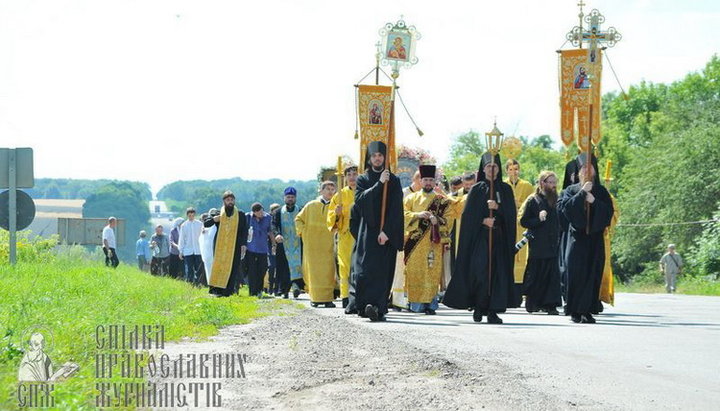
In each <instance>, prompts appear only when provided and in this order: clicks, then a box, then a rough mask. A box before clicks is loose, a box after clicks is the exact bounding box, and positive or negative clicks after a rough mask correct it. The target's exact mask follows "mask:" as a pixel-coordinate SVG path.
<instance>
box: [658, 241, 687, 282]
mask: <svg viewBox="0 0 720 411" xmlns="http://www.w3.org/2000/svg"><path fill="white" fill-rule="evenodd" d="M682 267H683V259H682V257H680V254H678V253H676V252H675V244H670V245H668V248H667V253H665V254H664V255H663V256H662V258H660V271H661V272H662V273H663V274H664V275H665V290H666V291H667V292H668V293H670V294H671V293H674V292H675V282H676V280H677V276H678V274H680V273H682Z"/></svg>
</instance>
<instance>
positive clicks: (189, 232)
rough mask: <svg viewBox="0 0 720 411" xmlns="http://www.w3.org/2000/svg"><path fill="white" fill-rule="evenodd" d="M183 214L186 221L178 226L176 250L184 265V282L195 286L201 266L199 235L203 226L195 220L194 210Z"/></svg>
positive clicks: (190, 209)
mask: <svg viewBox="0 0 720 411" xmlns="http://www.w3.org/2000/svg"><path fill="white" fill-rule="evenodd" d="M185 214H186V215H187V220H186V221H185V222H184V223H183V225H181V226H180V240H179V242H178V248H179V249H180V259H181V260H183V262H184V263H185V281H187V282H189V283H192V284H193V285H197V284H198V281H199V279H200V277H199V271H200V267H201V265H202V257H201V253H200V233H202V229H203V224H202V222H200V221H198V220H196V219H195V209H194V208H192V207H190V208H188V209H187V211H185Z"/></svg>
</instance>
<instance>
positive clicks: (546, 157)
mask: <svg viewBox="0 0 720 411" xmlns="http://www.w3.org/2000/svg"><path fill="white" fill-rule="evenodd" d="M520 140H522V141H523V150H522V152H521V153H520V155H519V156H518V158H517V160H518V162H519V163H520V177H521V178H524V179H526V180H528V181H530V182H531V183H532V184H535V182H536V181H537V176H538V174H540V171H542V170H555V171H556V172H558V171H561V170H564V167H565V157H564V154H563V152H561V151H559V150H555V149H553V147H552V139H551V138H550V136H548V135H542V136H539V137H537V138H534V139H529V138H527V137H520ZM484 151H485V146H484V145H483V144H481V142H480V135H479V134H478V133H477V132H476V131H469V132H467V133H465V134H461V135H459V136H457V137H455V141H454V142H453V144H452V146H451V147H450V159H449V160H448V162H447V163H445V164H444V165H443V170H445V173H446V174H447V175H448V176H449V177H452V176H459V175H463V174H465V173H466V172H475V171H477V169H478V166H479V165H480V157H481V156H482V153H483V152H484ZM504 160H505V159H503V161H504ZM559 178H562V174H560V175H559Z"/></svg>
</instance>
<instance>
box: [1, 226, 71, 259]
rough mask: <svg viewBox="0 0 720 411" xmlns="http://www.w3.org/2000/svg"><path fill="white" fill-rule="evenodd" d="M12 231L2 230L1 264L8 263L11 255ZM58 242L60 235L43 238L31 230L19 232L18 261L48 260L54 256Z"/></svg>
mask: <svg viewBox="0 0 720 411" xmlns="http://www.w3.org/2000/svg"><path fill="white" fill-rule="evenodd" d="M9 240H10V233H9V232H7V231H5V230H0V265H2V264H7V263H8V261H9V255H10V245H9ZM57 243H58V236H57V235H53V236H51V237H50V238H42V237H39V236H36V235H34V234H33V233H31V232H30V231H18V232H17V242H16V244H17V248H16V250H17V261H18V262H27V263H29V262H47V261H50V260H51V259H52V258H53V255H54V253H53V248H54V247H55V246H56V245H57Z"/></svg>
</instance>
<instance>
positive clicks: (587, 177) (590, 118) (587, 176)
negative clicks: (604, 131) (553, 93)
mask: <svg viewBox="0 0 720 411" xmlns="http://www.w3.org/2000/svg"><path fill="white" fill-rule="evenodd" d="M590 101H592V100H590ZM588 122H589V123H590V126H589V127H588V143H587V153H586V156H587V157H586V160H585V181H590V166H592V153H591V149H592V126H593V103H592V102H591V103H590V115H589V116H588ZM595 172H597V170H595ZM585 198H587V196H585ZM585 212H586V214H585V217H586V220H585V234H587V235H590V202H589V201H587V200H585Z"/></svg>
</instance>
